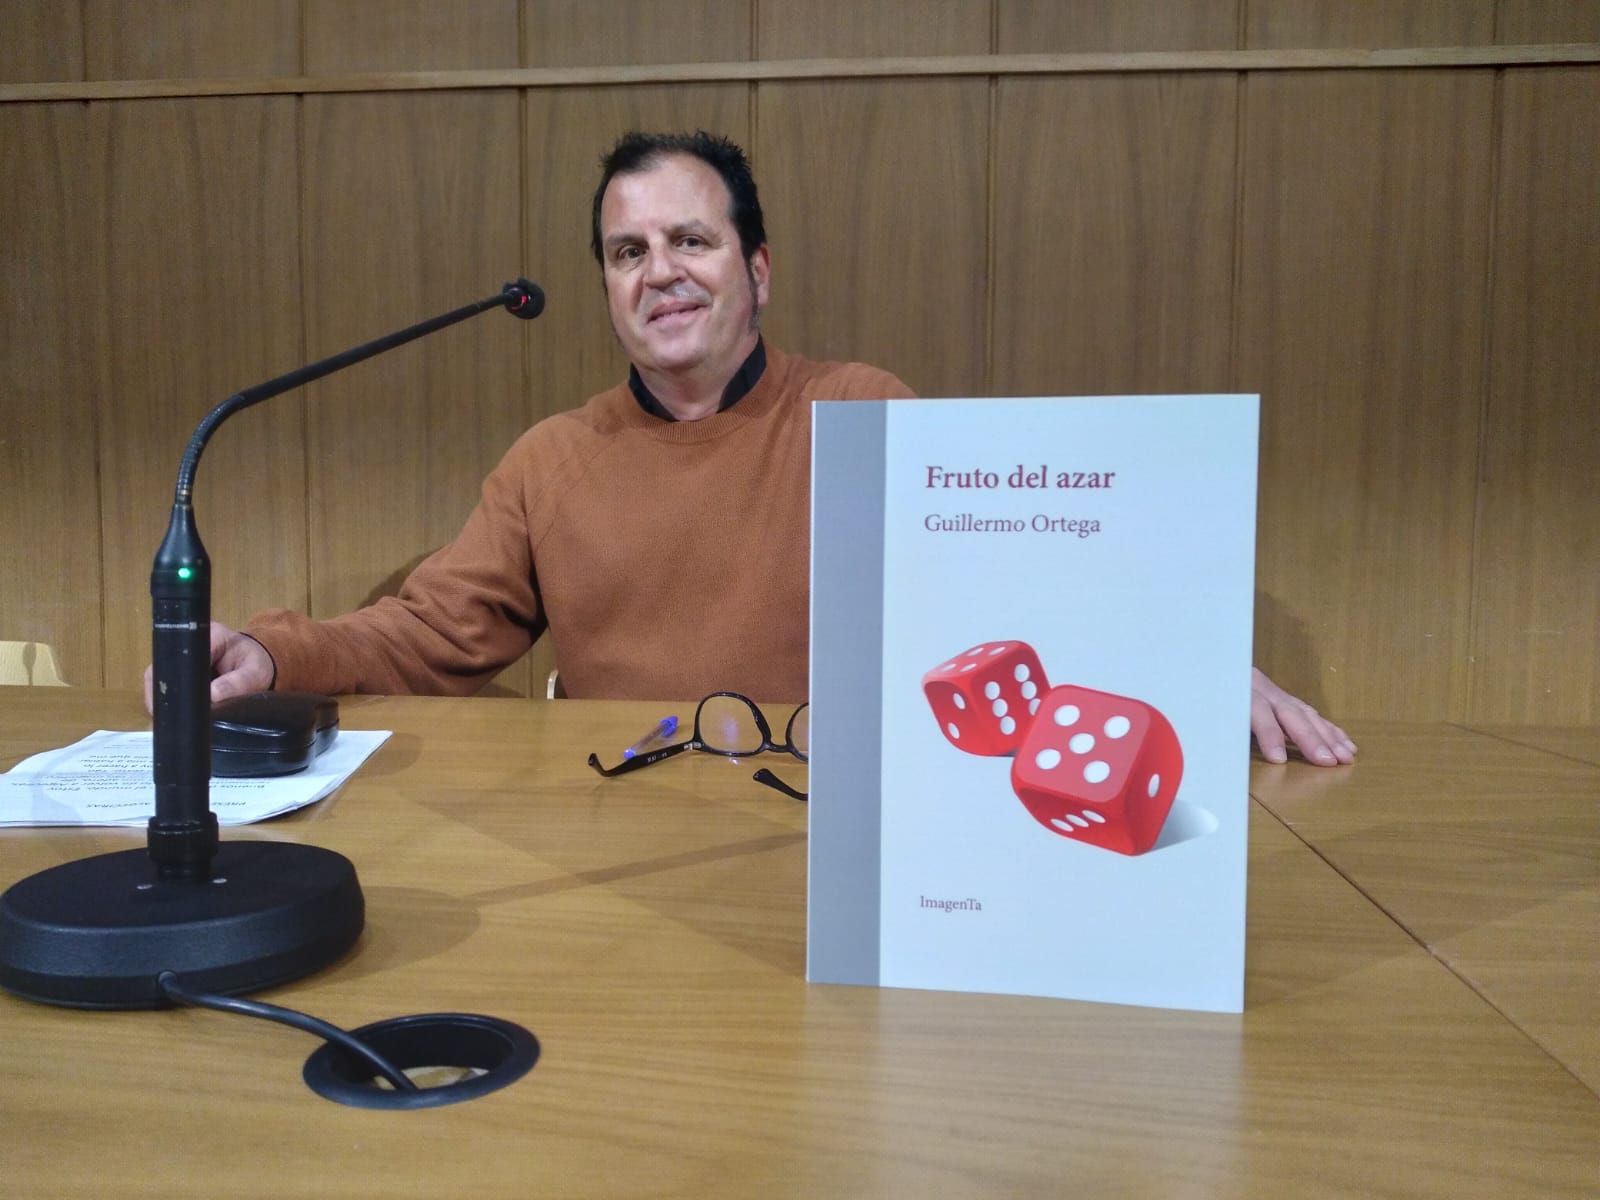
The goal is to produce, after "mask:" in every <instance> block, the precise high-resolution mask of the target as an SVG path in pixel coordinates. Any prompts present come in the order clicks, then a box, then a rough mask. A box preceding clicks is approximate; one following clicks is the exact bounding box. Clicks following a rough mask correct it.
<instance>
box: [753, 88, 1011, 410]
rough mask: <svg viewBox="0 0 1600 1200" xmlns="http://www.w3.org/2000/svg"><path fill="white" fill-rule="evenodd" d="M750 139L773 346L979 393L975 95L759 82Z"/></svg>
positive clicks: (979, 135)
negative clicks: (766, 249) (768, 266)
mask: <svg viewBox="0 0 1600 1200" xmlns="http://www.w3.org/2000/svg"><path fill="white" fill-rule="evenodd" d="M756 129H757V134H756V164H757V168H758V177H759V179H760V181H761V188H762V202H763V204H764V206H765V208H766V216H767V233H768V236H769V237H770V238H771V241H772V303H771V305H770V307H769V309H768V312H767V316H766V318H765V326H766V328H767V330H768V332H769V333H770V334H771V336H772V337H773V339H774V340H775V341H776V342H777V344H779V345H782V346H784V347H785V348H789V349H793V350H796V351H799V352H801V353H803V354H805V355H806V356H807V357H810V358H825V359H847V360H859V361H862V362H869V363H872V364H873V365H875V366H880V367H883V368H884V369H885V370H889V371H893V372H894V373H895V374H897V375H899V376H900V377H901V378H902V379H904V380H905V381H906V383H907V384H908V385H909V386H910V387H912V388H913V389H914V390H917V391H919V392H921V393H922V394H923V395H928V396H935V395H946V396H973V395H978V394H979V393H980V392H981V391H982V388H983V377H984V351H983V347H984V308H985V304H984V296H985V294H986V291H987V286H988V285H987V274H988V267H987V253H986V242H987V237H988V227H987V212H988V196H987V189H988V159H989V147H988V84H987V83H986V82H985V81H983V80H934V81H924V80H919V81H917V82H915V83H907V82H899V83H896V84H895V85H893V86H892V87H884V86H880V85H877V84H873V83H864V82H850V83H844V82H830V83H822V82H819V83H782V84H771V85H764V86H762V88H761V89H760V91H759V93H758V95H757V114H756Z"/></svg>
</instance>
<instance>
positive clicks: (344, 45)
mask: <svg viewBox="0 0 1600 1200" xmlns="http://www.w3.org/2000/svg"><path fill="white" fill-rule="evenodd" d="M304 10H305V56H306V74H307V75H336V74H338V73H340V72H342V71H462V70H472V69H479V70H481V69H486V68H491V67H515V66H518V65H519V63H518V61H517V43H518V11H517V0H450V2H449V3H448V4H440V3H438V0H304Z"/></svg>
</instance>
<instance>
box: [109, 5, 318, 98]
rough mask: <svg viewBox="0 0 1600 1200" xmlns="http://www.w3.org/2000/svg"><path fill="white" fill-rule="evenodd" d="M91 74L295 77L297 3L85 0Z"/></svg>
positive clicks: (120, 76) (116, 76)
mask: <svg viewBox="0 0 1600 1200" xmlns="http://www.w3.org/2000/svg"><path fill="white" fill-rule="evenodd" d="M82 2H83V34H84V37H83V40H84V59H85V63H86V65H87V72H86V77H87V78H89V79H177V78H185V77H190V76H197V75H200V76H203V75H212V76H216V75H222V76H228V75H298V74H299V73H300V20H299V10H300V5H299V3H298V0H140V2H139V3H137V4H130V3H128V2H127V0H82Z"/></svg>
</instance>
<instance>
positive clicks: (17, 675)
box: [0, 642, 67, 687]
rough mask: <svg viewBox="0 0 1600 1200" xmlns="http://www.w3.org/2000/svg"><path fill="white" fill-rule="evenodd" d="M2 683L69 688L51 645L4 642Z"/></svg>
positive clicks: (1, 645) (0, 663) (0, 652)
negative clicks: (62, 676)
mask: <svg viewBox="0 0 1600 1200" xmlns="http://www.w3.org/2000/svg"><path fill="white" fill-rule="evenodd" d="M0 684H22V685H25V686H26V685H30V684H31V685H34V686H39V687H66V686H67V681H66V680H65V679H63V678H61V668H60V667H58V666H57V665H56V652H55V651H54V650H52V649H51V648H50V644H49V643H48V642H0Z"/></svg>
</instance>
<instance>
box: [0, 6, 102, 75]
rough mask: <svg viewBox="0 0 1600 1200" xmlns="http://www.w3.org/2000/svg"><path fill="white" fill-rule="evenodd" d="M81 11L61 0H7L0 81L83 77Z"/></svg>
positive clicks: (0, 45)
mask: <svg viewBox="0 0 1600 1200" xmlns="http://www.w3.org/2000/svg"><path fill="white" fill-rule="evenodd" d="M82 17H83V10H82V8H81V6H80V5H79V4H77V3H76V2H73V3H64V2H63V0H8V2H7V4H6V6H5V13H4V16H3V18H0V20H3V21H4V23H5V36H4V37H0V83H49V82H55V81H57V80H69V79H71V80H76V79H82V78H83V20H82Z"/></svg>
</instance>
